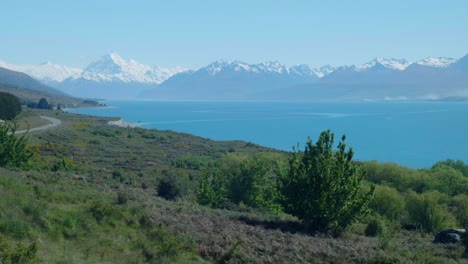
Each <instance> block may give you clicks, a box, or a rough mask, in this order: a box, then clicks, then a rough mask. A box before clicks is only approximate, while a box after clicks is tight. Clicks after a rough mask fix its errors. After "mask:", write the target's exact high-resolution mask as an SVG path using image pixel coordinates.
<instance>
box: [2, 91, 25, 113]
mask: <svg viewBox="0 0 468 264" xmlns="http://www.w3.org/2000/svg"><path fill="white" fill-rule="evenodd" d="M20 112H21V103H20V100H19V99H18V97H16V96H14V95H12V94H10V93H5V92H0V119H1V120H12V119H14V118H15V117H16V116H17V115H18V114H19V113H20Z"/></svg>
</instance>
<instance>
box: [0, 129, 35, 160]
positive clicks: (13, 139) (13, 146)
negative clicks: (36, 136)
mask: <svg viewBox="0 0 468 264" xmlns="http://www.w3.org/2000/svg"><path fill="white" fill-rule="evenodd" d="M17 127H18V126H17V124H16V123H15V122H13V123H0V167H1V166H5V167H20V166H22V165H24V164H26V163H27V162H28V161H29V159H30V158H31V157H32V156H33V153H32V151H31V150H29V149H28V148H27V144H28V138H27V136H26V133H25V134H23V135H22V136H17V135H15V132H16V130H17Z"/></svg>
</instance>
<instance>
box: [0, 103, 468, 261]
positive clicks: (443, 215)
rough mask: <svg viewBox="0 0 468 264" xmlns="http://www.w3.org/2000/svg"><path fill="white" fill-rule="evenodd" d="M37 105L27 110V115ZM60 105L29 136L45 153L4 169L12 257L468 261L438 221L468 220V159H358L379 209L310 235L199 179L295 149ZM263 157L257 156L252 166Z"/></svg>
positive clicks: (0, 236) (6, 245)
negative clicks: (212, 201) (335, 230)
mask: <svg viewBox="0 0 468 264" xmlns="http://www.w3.org/2000/svg"><path fill="white" fill-rule="evenodd" d="M35 114H36V115H38V114H37V113H36V112H34V111H25V112H24V113H23V115H27V116H28V118H31V116H34V115H35ZM41 114H44V113H43V112H41ZM51 114H53V115H54V117H56V118H59V119H60V120H62V125H61V126H60V127H59V128H56V129H50V130H47V131H41V132H37V133H36V132H35V133H32V134H31V135H30V140H29V149H30V150H32V151H33V152H34V153H35V155H34V157H33V158H32V160H31V161H30V162H29V164H27V166H24V167H23V168H22V169H18V168H0V194H1V195H2V199H1V200H0V245H1V246H0V259H1V260H2V261H3V260H5V259H7V258H9V259H10V260H16V262H15V261H13V262H14V263H41V262H43V263H212V262H213V263H284V262H291V263H398V262H401V263H422V262H425V263H444V262H447V263H454V262H463V261H464V260H466V259H463V256H464V254H465V253H464V247H463V245H461V244H449V245H444V244H433V243H432V240H433V237H434V236H433V234H434V233H435V232H437V231H438V230H441V229H444V228H447V227H460V226H462V225H466V223H467V222H468V208H466V204H467V203H466V201H467V199H468V196H467V194H468V183H467V182H468V174H467V172H468V167H467V166H466V165H464V164H463V163H460V162H455V161H446V162H441V163H439V164H436V165H435V166H434V167H433V168H431V169H425V170H411V169H408V168H404V167H400V166H398V165H396V164H378V163H375V162H365V163H362V164H360V165H359V168H360V171H361V172H365V173H366V174H367V181H366V182H365V183H364V186H370V184H371V183H372V184H376V185H377V189H376V194H375V198H374V201H373V202H372V203H371V205H370V209H371V212H370V214H368V215H367V216H365V217H363V218H362V219H360V220H359V222H358V223H355V224H353V225H352V226H351V227H350V228H349V229H347V230H346V231H345V233H344V234H342V235H341V236H339V237H333V236H330V235H327V234H310V233H309V232H307V228H306V227H305V226H304V225H303V224H302V223H301V222H299V221H298V220H297V219H296V218H295V217H293V216H290V215H287V214H285V213H282V212H281V210H270V209H269V208H262V207H261V206H257V207H252V206H248V201H246V202H240V203H235V202H232V201H226V202H225V203H223V204H221V205H219V206H214V207H215V208H210V207H207V206H201V205H199V204H198V203H197V187H198V186H199V184H200V180H201V179H203V177H204V175H207V173H210V171H218V172H219V173H221V174H222V173H225V174H226V175H228V176H229V177H236V175H237V174H236V171H237V169H236V168H239V167H242V168H244V167H245V166H246V163H245V162H247V164H254V165H255V164H260V167H255V166H254V167H248V166H247V167H245V168H254V169H251V170H245V171H244V172H246V173H247V172H249V171H250V172H251V173H252V174H249V173H247V174H246V175H247V179H249V177H250V176H252V177H253V176H254V175H258V174H259V173H260V172H259V171H260V170H259V169H261V168H262V166H276V165H278V164H280V165H281V164H283V165H284V164H287V160H288V158H289V155H290V154H289V153H284V152H279V151H276V150H272V149H268V148H263V147H260V146H257V145H255V144H252V143H247V142H239V141H232V142H216V141H211V140H207V139H203V138H199V137H195V136H191V135H187V134H180V133H175V132H171V131H158V130H145V129H141V128H120V127H112V126H109V125H107V122H108V121H109V120H110V119H108V118H98V117H88V116H79V115H73V114H67V113H61V112H51ZM292 144H293V143H292ZM357 151H358V150H357ZM254 156H255V157H257V160H256V161H258V162H257V163H248V161H249V160H250V159H253V158H254ZM263 161H266V162H263ZM270 161H274V162H273V163H271V162H270ZM268 164H270V165H268ZM271 164H276V165H271ZM255 168H257V169H255ZM283 169H284V168H283ZM270 172H271V171H269V173H270ZM277 173H282V172H280V171H278V172H277ZM269 175H270V174H269ZM271 175H274V174H271ZM237 176H239V175H237ZM226 188H230V187H229V186H226ZM365 188H367V187H365ZM425 210H426V211H430V212H431V215H430V219H429V223H428V222H427V221H425V220H424V219H426V218H425V217H426V216H427V215H426V214H425ZM415 212H420V213H419V214H417V215H415V214H414V213H415ZM418 217H419V218H418Z"/></svg>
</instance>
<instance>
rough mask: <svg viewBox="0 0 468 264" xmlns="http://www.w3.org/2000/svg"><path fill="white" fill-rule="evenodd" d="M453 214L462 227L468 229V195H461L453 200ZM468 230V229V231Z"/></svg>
mask: <svg viewBox="0 0 468 264" xmlns="http://www.w3.org/2000/svg"><path fill="white" fill-rule="evenodd" d="M452 204H453V206H454V212H453V214H454V215H455V217H456V218H457V221H458V223H459V224H460V225H461V226H466V227H468V195H465V194H460V195H457V196H455V197H453V199H452ZM467 230H468V229H467Z"/></svg>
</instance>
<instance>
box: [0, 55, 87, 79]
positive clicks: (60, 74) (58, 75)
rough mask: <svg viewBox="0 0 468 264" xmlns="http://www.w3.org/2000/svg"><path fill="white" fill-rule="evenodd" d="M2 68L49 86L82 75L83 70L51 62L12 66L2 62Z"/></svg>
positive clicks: (0, 62)
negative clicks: (25, 75) (23, 74)
mask: <svg viewBox="0 0 468 264" xmlns="http://www.w3.org/2000/svg"><path fill="white" fill-rule="evenodd" d="M0 67H2V68H6V69H9V70H12V71H18V72H22V73H26V74H27V75H29V76H31V77H33V78H35V79H37V80H39V81H41V82H44V83H46V84H49V85H55V84H57V83H60V82H62V81H63V80H65V79H67V78H68V77H70V76H73V75H76V74H80V73H81V72H82V70H81V69H78V68H72V67H67V66H63V65H59V64H55V63H51V62H45V63H42V64H39V65H32V64H23V65H21V64H11V63H8V62H5V61H1V60H0Z"/></svg>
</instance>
